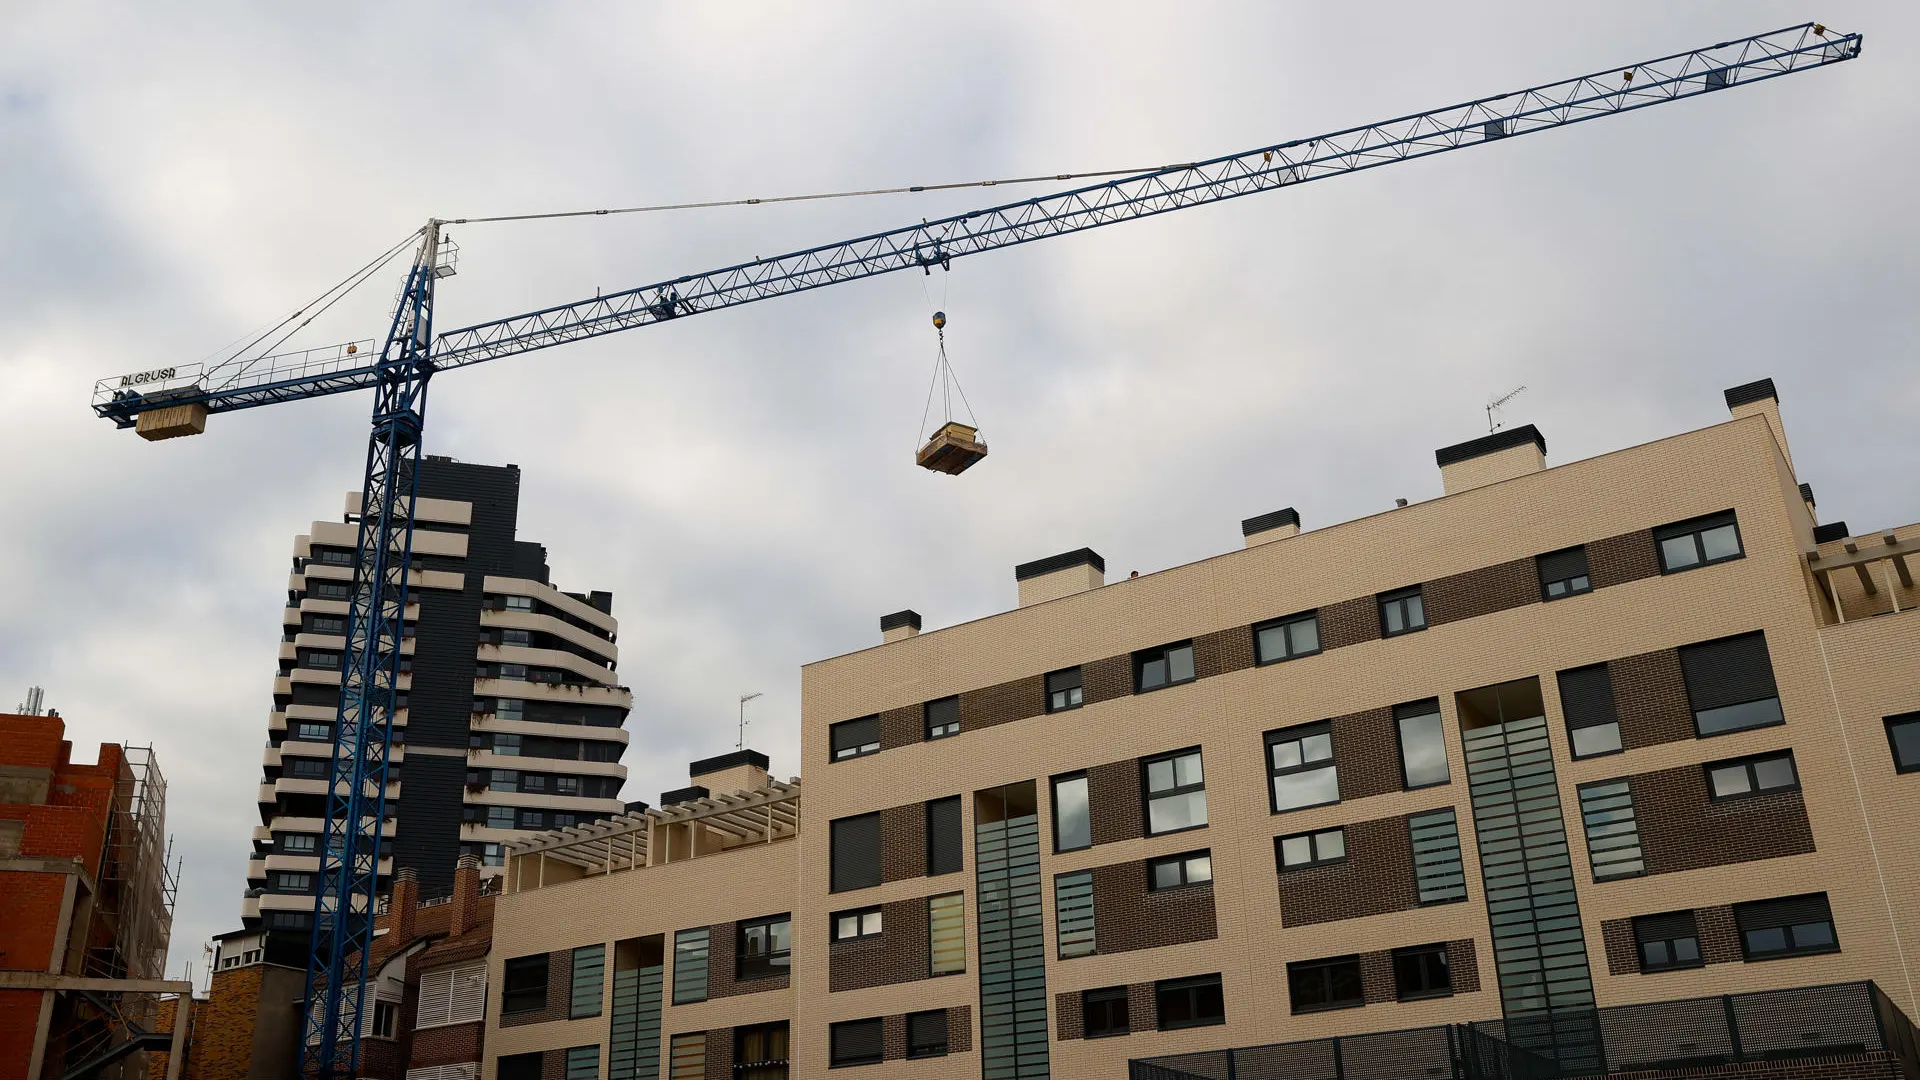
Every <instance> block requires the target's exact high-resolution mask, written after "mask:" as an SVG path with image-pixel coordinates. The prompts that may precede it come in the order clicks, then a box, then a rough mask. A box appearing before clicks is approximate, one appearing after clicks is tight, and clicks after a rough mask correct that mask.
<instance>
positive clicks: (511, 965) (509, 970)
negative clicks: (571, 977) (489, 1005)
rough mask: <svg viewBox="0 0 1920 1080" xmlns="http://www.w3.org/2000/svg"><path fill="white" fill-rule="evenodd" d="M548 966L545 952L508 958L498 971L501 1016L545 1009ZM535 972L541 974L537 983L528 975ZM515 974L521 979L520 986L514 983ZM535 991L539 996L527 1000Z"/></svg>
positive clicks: (547, 988) (549, 966) (548, 977)
mask: <svg viewBox="0 0 1920 1080" xmlns="http://www.w3.org/2000/svg"><path fill="white" fill-rule="evenodd" d="M551 966H552V964H551V961H550V960H549V959H548V957H547V954H546V953H532V954H530V955H528V956H515V957H512V958H510V959H508V960H507V962H506V963H505V964H504V965H502V967H501V970H500V1015H501V1016H519V1015H521V1014H523V1013H530V1012H539V1011H540V1010H542V1009H544V1008H546V1007H547V995H548V992H549V987H548V983H549V982H551V977H550V976H549V974H548V971H549V969H550V968H551ZM535 972H537V973H538V974H539V976H540V981H539V983H538V984H537V985H536V984H535V983H534V982H533V981H532V977H531V976H532V975H533V973H535ZM516 976H517V977H518V978H519V980H520V985H515V978H516ZM536 993H537V994H538V995H539V997H538V999H537V1000H533V1001H531V1003H529V999H530V998H532V996H533V995H534V994H536Z"/></svg>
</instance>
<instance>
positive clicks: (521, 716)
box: [493, 697, 527, 720]
mask: <svg viewBox="0 0 1920 1080" xmlns="http://www.w3.org/2000/svg"><path fill="white" fill-rule="evenodd" d="M493 715H494V716H495V717H497V718H499V719H501V720H525V719H526V718H527V703H526V702H525V701H522V700H520V699H519V698H504V697H503V698H498V699H496V700H495V701H494V705H493Z"/></svg>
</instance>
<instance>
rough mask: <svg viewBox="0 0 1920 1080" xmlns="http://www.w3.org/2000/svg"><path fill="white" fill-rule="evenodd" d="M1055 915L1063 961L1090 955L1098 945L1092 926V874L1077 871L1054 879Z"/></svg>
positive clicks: (1087, 871)
mask: <svg viewBox="0 0 1920 1080" xmlns="http://www.w3.org/2000/svg"><path fill="white" fill-rule="evenodd" d="M1053 915H1054V919H1055V921H1056V922H1057V923H1058V929H1059V932H1058V933H1057V934H1055V935H1054V936H1055V937H1056V938H1057V939H1058V941H1059V943H1060V959H1062V960H1066V959H1070V958H1072V957H1075V956H1091V955H1093V953H1094V952H1095V950H1096V948H1097V945H1096V942H1095V940H1094V926H1093V871H1091V870H1076V871H1074V872H1073V873H1071V874H1059V875H1057V876H1055V877H1054V879H1053Z"/></svg>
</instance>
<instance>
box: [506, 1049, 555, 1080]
mask: <svg viewBox="0 0 1920 1080" xmlns="http://www.w3.org/2000/svg"><path fill="white" fill-rule="evenodd" d="M545 1056H546V1055H545V1054H544V1053H543V1052H541V1051H539V1050H534V1051H532V1052H530V1053H525V1054H507V1055H505V1056H503V1057H501V1058H500V1059H499V1061H498V1062H496V1063H495V1065H494V1069H495V1075H497V1076H498V1077H499V1078H500V1080H540V1077H541V1071H540V1070H541V1066H542V1063H543V1061H544V1059H545Z"/></svg>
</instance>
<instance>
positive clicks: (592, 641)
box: [480, 608, 620, 660]
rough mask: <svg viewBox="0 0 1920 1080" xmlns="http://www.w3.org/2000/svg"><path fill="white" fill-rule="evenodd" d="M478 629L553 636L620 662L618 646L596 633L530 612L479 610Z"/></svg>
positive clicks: (549, 616)
mask: <svg viewBox="0 0 1920 1080" xmlns="http://www.w3.org/2000/svg"><path fill="white" fill-rule="evenodd" d="M480 626H481V628H482V629H485V630H527V631H532V632H534V633H544V634H552V635H553V636H554V637H557V638H560V639H561V640H563V641H567V642H570V643H572V644H574V645H578V646H580V647H581V648H583V649H585V650H587V651H588V652H591V653H594V654H595V655H598V656H604V657H606V658H607V659H608V660H618V659H620V646H618V645H615V644H614V643H613V642H611V641H608V640H607V639H606V638H603V637H601V636H599V635H598V634H593V633H589V632H588V631H586V630H582V629H581V628H579V627H578V626H575V625H573V624H572V623H570V622H567V621H566V620H564V619H556V618H554V617H553V616H551V615H543V614H540V613H537V612H532V611H504V610H503V611H495V610H494V609H492V608H481V609H480Z"/></svg>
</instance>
